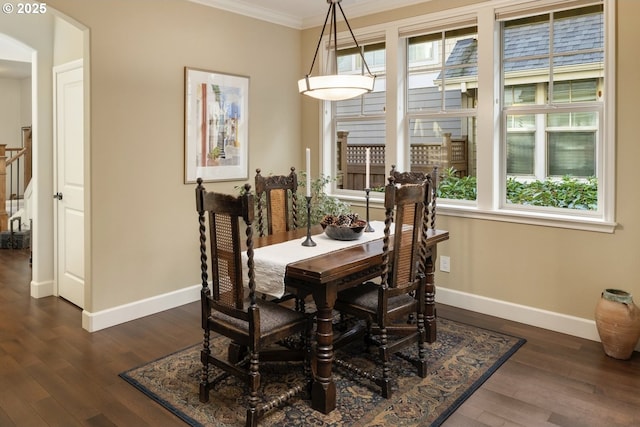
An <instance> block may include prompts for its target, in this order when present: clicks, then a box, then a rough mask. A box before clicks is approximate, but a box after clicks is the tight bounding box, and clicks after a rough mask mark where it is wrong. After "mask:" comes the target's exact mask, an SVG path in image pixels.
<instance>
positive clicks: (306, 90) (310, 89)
mask: <svg viewBox="0 0 640 427" xmlns="http://www.w3.org/2000/svg"><path fill="white" fill-rule="evenodd" d="M341 1H342V0H327V3H329V11H328V12H327V16H326V18H325V20H324V25H323V26H322V32H321V33H320V40H318V45H317V47H316V53H315V55H314V56H313V62H312V63H311V68H310V69H309V74H307V75H306V76H305V77H304V78H302V79H300V80H298V90H299V91H300V93H302V94H304V95H307V96H310V97H312V98H317V99H322V100H325V101H342V100H345V99H350V98H355V97H356V96H360V95H363V94H365V93H369V92H371V91H372V90H373V84H374V83H375V77H376V76H374V75H372V74H371V71H369V66H368V65H367V61H365V59H364V55H363V53H362V50H361V49H360V46H359V45H358V41H357V40H356V37H355V36H354V35H353V31H352V30H351V26H350V25H349V21H347V17H346V16H345V14H344V11H343V10H342V6H341V5H340V2H341ZM336 6H337V7H338V8H340V12H341V13H342V17H343V18H344V22H345V23H346V24H347V28H349V32H350V33H351V37H352V38H353V41H354V43H355V45H356V48H357V49H358V52H359V53H360V56H361V57H362V63H363V64H364V66H365V68H366V70H367V73H368V75H364V74H360V75H356V74H338V39H337V28H336ZM329 19H331V21H329ZM327 22H330V27H329V61H328V63H329V64H331V63H332V66H333V69H332V70H331V69H329V70H328V71H329V72H333V73H335V74H327V75H319V76H312V75H311V72H312V71H313V66H314V65H315V63H316V59H317V57H318V51H319V50H320V46H321V44H322V36H323V35H324V31H325V29H326V28H327ZM332 48H333V49H332ZM331 55H333V57H331ZM331 59H332V61H331ZM328 68H331V67H328Z"/></svg>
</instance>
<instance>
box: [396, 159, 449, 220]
mask: <svg viewBox="0 0 640 427" xmlns="http://www.w3.org/2000/svg"><path fill="white" fill-rule="evenodd" d="M390 176H392V177H393V179H394V180H395V182H396V184H400V185H405V184H419V183H421V182H424V181H427V183H428V185H429V188H428V189H427V190H426V191H425V199H424V203H425V209H426V210H425V213H424V215H425V225H426V226H427V227H428V228H430V229H433V230H434V229H435V228H436V199H437V191H438V167H437V166H434V167H433V169H432V170H431V172H429V173H425V172H399V171H398V170H396V165H392V166H391V173H390Z"/></svg>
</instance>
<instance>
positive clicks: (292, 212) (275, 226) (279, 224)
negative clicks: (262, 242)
mask: <svg viewBox="0 0 640 427" xmlns="http://www.w3.org/2000/svg"><path fill="white" fill-rule="evenodd" d="M260 172H261V170H260V169H259V168H258V169H256V178H255V186H256V199H257V212H258V232H259V233H260V236H264V235H265V234H273V233H277V232H279V231H289V230H293V229H296V228H298V203H297V202H298V201H297V195H296V192H297V191H298V176H297V175H296V168H295V167H293V166H292V167H291V172H290V173H289V174H288V175H269V176H262V175H261V174H260Z"/></svg>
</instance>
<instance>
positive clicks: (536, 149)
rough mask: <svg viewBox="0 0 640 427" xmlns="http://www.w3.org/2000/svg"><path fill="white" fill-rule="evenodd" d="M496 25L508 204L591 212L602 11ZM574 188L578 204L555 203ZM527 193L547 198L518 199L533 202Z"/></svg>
mask: <svg viewBox="0 0 640 427" xmlns="http://www.w3.org/2000/svg"><path fill="white" fill-rule="evenodd" d="M501 24H502V31H501V42H502V58H503V62H502V82H503V84H504V88H503V97H502V106H503V117H504V120H503V126H504V128H505V129H506V138H505V146H506V149H505V150H504V152H505V153H506V175H507V178H506V180H505V184H506V185H505V193H506V202H507V204H519V205H535V206H541V207H562V208H565V209H586V210H597V209H598V200H597V185H598V182H599V181H600V180H599V175H600V172H599V170H598V167H597V157H598V156H597V153H598V151H599V147H600V145H601V144H602V143H601V142H600V141H601V140H602V132H600V123H601V122H602V119H601V118H602V117H603V114H604V108H603V97H602V95H601V94H602V91H603V87H604V19H603V7H602V5H595V6H588V7H582V8H575V9H569V10H560V11H551V12H548V13H543V14H537V15H533V16H525V17H518V18H515V19H505V20H503V21H502V23H501ZM524 40H526V41H527V42H526V43H524V42H523V41H524ZM525 82H526V83H525ZM512 181H516V182H518V183H520V184H521V185H513V183H512ZM577 185H581V186H584V187H585V191H583V193H584V194H585V200H583V201H579V202H577V203H572V204H566V203H564V201H562V200H560V201H559V200H558V199H559V198H561V197H562V194H563V192H566V191H568V190H569V189H570V188H568V187H569V186H577ZM509 188H511V189H516V190H517V193H514V194H511V193H509V191H508V190H507V189H509ZM530 188H533V189H535V190H536V191H539V189H540V188H549V189H550V190H549V193H550V194H549V195H545V197H539V198H538V199H534V198H533V197H531V198H527V197H524V196H523V194H524V193H526V192H529V193H531V194H535V192H534V191H533V190H530ZM554 194H560V195H559V196H557V197H555V196H554ZM586 195H588V197H589V198H586V197H587V196H586Z"/></svg>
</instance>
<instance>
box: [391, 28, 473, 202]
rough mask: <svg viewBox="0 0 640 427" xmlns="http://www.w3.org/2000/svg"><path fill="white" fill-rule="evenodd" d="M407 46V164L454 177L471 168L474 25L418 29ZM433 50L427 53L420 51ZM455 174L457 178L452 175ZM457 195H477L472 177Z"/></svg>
mask: <svg viewBox="0 0 640 427" xmlns="http://www.w3.org/2000/svg"><path fill="white" fill-rule="evenodd" d="M403 41H404V44H406V46H407V55H406V58H407V61H406V73H407V85H406V99H407V106H406V117H407V124H408V128H407V129H406V132H407V136H408V138H407V141H408V145H409V146H408V147H407V148H408V149H407V150H406V151H407V152H408V153H409V165H408V166H409V169H410V170H411V171H412V172H431V170H432V169H433V168H434V167H438V168H440V171H439V173H440V174H441V175H443V176H450V177H451V178H452V179H456V178H464V177H467V176H470V175H474V174H475V162H474V157H473V156H470V155H469V154H470V153H473V152H475V140H476V111H475V109H476V102H477V81H478V55H477V52H478V48H477V44H478V31H477V28H476V27H475V26H470V27H463V28H452V29H447V30H441V31H438V32H434V33H431V34H420V35H415V36H412V37H407V38H406V39H404V40H403ZM426 52H428V53H431V55H430V56H428V55H423V54H422V53H426ZM454 177H455V178H454ZM468 181H469V188H468V191H465V192H456V193H449V194H447V195H446V196H447V197H449V198H455V199H470V200H475V198H476V188H475V180H468Z"/></svg>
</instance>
